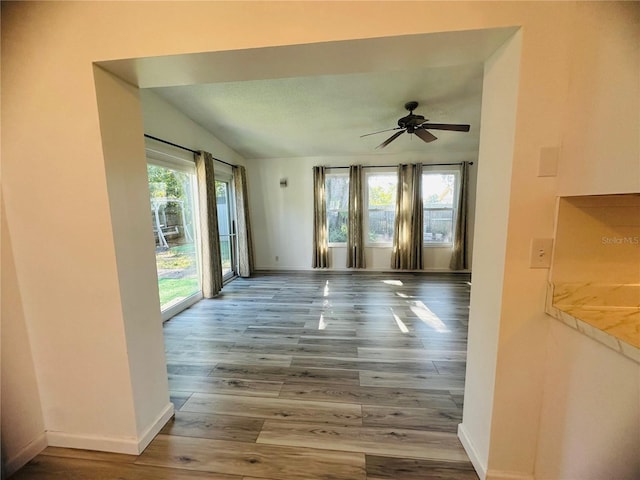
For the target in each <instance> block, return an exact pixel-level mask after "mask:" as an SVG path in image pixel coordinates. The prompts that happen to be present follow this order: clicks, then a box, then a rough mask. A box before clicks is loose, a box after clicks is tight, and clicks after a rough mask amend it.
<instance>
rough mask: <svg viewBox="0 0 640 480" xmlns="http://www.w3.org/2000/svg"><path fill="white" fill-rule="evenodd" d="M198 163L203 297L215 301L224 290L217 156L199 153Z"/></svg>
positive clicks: (196, 157)
mask: <svg viewBox="0 0 640 480" xmlns="http://www.w3.org/2000/svg"><path fill="white" fill-rule="evenodd" d="M195 160H196V177H197V180H198V200H199V207H200V208H199V214H200V231H201V237H202V240H201V246H202V268H201V269H200V270H201V282H202V295H203V296H204V297H205V298H212V297H214V296H215V295H217V294H218V292H220V290H221V289H222V260H221V258H220V235H219V233H218V210H217V207H216V181H215V176H214V171H213V156H212V155H211V154H210V153H209V152H197V153H196V154H195Z"/></svg>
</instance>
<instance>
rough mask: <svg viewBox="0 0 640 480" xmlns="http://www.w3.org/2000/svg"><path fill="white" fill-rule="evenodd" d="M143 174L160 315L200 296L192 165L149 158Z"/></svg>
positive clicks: (193, 167) (193, 168)
mask: <svg viewBox="0 0 640 480" xmlns="http://www.w3.org/2000/svg"><path fill="white" fill-rule="evenodd" d="M156 162H157V163H156ZM147 174H148V177H149V193H150V206H151V212H150V214H151V221H152V224H153V233H154V236H155V241H156V267H157V270H158V289H159V291H160V307H161V310H162V311H163V314H164V312H167V311H169V310H171V311H174V310H176V308H180V304H183V302H190V301H191V300H192V298H195V297H198V298H199V296H200V295H201V287H200V275H199V251H198V249H197V245H198V242H197V238H196V235H197V226H196V208H197V206H196V203H195V191H196V185H195V166H194V165H186V166H185V165H183V164H180V163H175V164H171V163H170V162H168V161H159V160H158V159H155V158H149V164H148V165H147ZM185 305H186V303H185ZM187 306H188V305H187ZM185 308H186V307H185Z"/></svg>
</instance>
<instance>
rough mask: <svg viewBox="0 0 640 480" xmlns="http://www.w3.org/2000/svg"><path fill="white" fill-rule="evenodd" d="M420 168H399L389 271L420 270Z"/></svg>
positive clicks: (411, 165)
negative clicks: (390, 269) (391, 269)
mask: <svg viewBox="0 0 640 480" xmlns="http://www.w3.org/2000/svg"><path fill="white" fill-rule="evenodd" d="M422 223H423V211H422V164H420V163H416V164H409V165H398V189H397V198H396V221H395V225H394V233H393V251H392V253H391V268H394V269H402V270H422V267H423V260H422Z"/></svg>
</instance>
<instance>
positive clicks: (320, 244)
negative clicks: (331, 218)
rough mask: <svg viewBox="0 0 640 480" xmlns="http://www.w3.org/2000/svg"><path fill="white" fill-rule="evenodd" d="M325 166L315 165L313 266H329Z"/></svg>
mask: <svg viewBox="0 0 640 480" xmlns="http://www.w3.org/2000/svg"><path fill="white" fill-rule="evenodd" d="M324 170H325V169H324V167H313V264H312V266H313V268H327V267H328V266H329V241H328V239H327V193H326V190H325V185H324V180H325V171H324Z"/></svg>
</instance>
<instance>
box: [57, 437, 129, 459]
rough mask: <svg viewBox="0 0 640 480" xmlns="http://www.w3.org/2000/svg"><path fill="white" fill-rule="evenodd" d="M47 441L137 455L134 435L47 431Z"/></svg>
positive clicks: (86, 448) (65, 446)
mask: <svg viewBox="0 0 640 480" xmlns="http://www.w3.org/2000/svg"><path fill="white" fill-rule="evenodd" d="M47 442H48V444H49V446H50V447H62V448H78V449H81V450H95V451H98V452H112V453H124V454H127V455H138V441H137V440H136V439H135V438H134V437H102V436H99V435H82V434H77V433H65V432H54V431H48V432H47Z"/></svg>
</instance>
